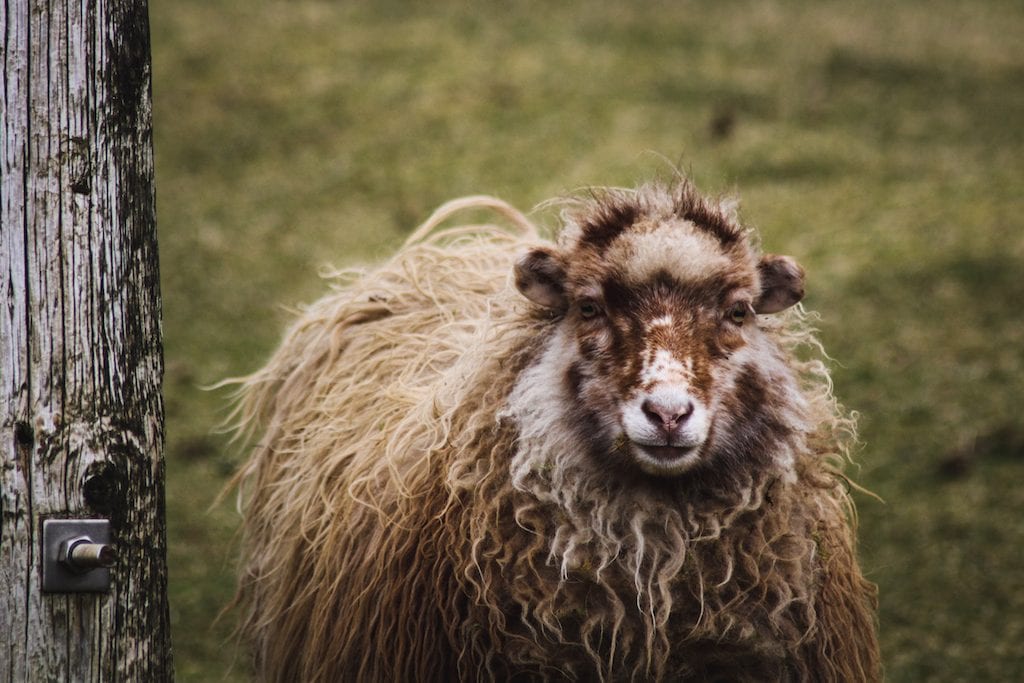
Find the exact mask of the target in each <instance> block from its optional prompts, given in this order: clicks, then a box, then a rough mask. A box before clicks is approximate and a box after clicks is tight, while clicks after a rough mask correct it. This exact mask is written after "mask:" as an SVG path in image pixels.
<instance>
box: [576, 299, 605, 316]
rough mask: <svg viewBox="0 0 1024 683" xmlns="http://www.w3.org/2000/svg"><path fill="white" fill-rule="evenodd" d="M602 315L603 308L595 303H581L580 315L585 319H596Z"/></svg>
mask: <svg viewBox="0 0 1024 683" xmlns="http://www.w3.org/2000/svg"><path fill="white" fill-rule="evenodd" d="M600 313H601V307H600V306H598V305H597V304H596V303H594V302H593V301H589V300H587V301H581V302H580V315H581V316H583V317H584V318H594V317H597V316H598V315H599V314H600Z"/></svg>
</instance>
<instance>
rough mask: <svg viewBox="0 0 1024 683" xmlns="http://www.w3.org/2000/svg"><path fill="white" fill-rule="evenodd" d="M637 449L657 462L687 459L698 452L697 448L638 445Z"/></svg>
mask: <svg viewBox="0 0 1024 683" xmlns="http://www.w3.org/2000/svg"><path fill="white" fill-rule="evenodd" d="M637 448H639V449H641V450H642V451H644V452H645V453H647V454H648V455H650V456H653V457H654V458H655V459H657V460H665V461H670V460H678V459H680V458H685V457H686V456H687V455H689V454H690V453H693V452H694V451H696V450H697V447H696V446H641V445H640V444H637Z"/></svg>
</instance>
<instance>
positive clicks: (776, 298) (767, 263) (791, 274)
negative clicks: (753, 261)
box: [754, 254, 804, 313]
mask: <svg viewBox="0 0 1024 683" xmlns="http://www.w3.org/2000/svg"><path fill="white" fill-rule="evenodd" d="M757 271H758V273H760V275H761V296H760V297H758V299H757V301H756V302H755V303H754V310H755V311H757V312H758V313H777V312H778V311H782V310H785V309H787V308H789V307H790V306H792V305H794V304H796V303H797V302H799V301H800V300H801V299H803V298H804V269H803V268H801V267H800V264H799V263H797V262H796V261H794V260H793V259H792V258H790V257H789V256H776V255H774V254H765V255H764V256H763V257H762V258H761V262H760V263H759V264H758V265H757Z"/></svg>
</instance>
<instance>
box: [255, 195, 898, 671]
mask: <svg viewBox="0 0 1024 683" xmlns="http://www.w3.org/2000/svg"><path fill="white" fill-rule="evenodd" d="M464 209H490V210H494V211H496V212H498V213H500V214H502V215H503V216H504V217H505V218H506V219H507V220H508V221H509V222H510V223H511V224H512V226H513V227H515V228H516V230H514V231H509V230H507V229H500V228H498V227H495V226H492V225H481V226H463V227H450V228H445V229H438V226H439V225H440V224H441V223H442V222H444V221H446V220H447V219H448V218H450V217H451V216H452V215H453V214H455V213H457V212H458V211H461V210H464ZM561 217H562V219H563V222H564V226H563V228H562V230H561V231H560V233H559V234H558V236H557V240H555V241H549V240H546V239H543V238H542V237H541V236H540V234H539V232H538V229H537V228H536V227H535V226H534V225H533V223H532V222H531V221H530V220H529V219H527V218H526V217H525V216H524V215H522V214H520V213H519V212H517V211H516V210H515V209H513V208H512V207H511V206H509V205H507V204H505V203H503V202H501V201H499V200H497V199H493V198H487V197H472V198H467V199H465V200H461V201H456V202H453V203H450V204H448V205H445V206H443V207H441V209H439V210H438V211H437V212H436V213H435V214H434V215H433V216H432V217H431V218H430V219H429V220H428V221H427V222H426V223H425V224H424V225H423V226H422V227H421V228H420V229H419V230H418V231H416V233H415V234H413V236H412V237H411V238H410V239H409V241H408V242H407V243H406V244H405V246H404V247H403V248H402V249H401V250H400V251H399V252H398V253H397V254H396V255H395V256H394V257H393V258H392V259H391V260H390V261H388V262H387V263H385V264H384V265H382V266H380V267H378V268H376V269H371V270H351V271H342V272H339V273H337V274H336V278H335V283H334V285H333V291H332V292H331V293H329V294H328V295H327V296H325V297H323V298H322V299H320V300H319V301H317V302H315V303H314V304H312V305H310V306H309V307H308V308H307V309H306V310H304V311H303V312H302V313H301V315H299V316H298V318H297V320H296V321H295V322H294V323H293V325H292V326H291V329H290V330H289V331H288V332H287V334H286V336H285V338H284V341H283V343H282V345H281V346H280V347H279V349H278V350H277V351H276V352H275V353H274V354H273V356H272V358H271V359H270V361H269V362H268V363H267V364H266V366H265V367H263V368H262V369H260V370H259V371H257V372H255V373H254V374H252V375H250V376H249V377H246V378H243V379H241V380H239V381H240V387H239V399H238V401H239V402H238V404H237V406H236V411H237V414H236V416H235V419H236V424H237V426H238V429H239V434H241V435H242V436H243V437H244V438H246V439H248V440H249V441H250V442H252V444H253V445H252V452H251V456H250V458H249V460H248V461H247V462H246V463H245V464H244V466H243V467H242V468H241V469H240V471H239V473H238V475H237V481H236V483H237V484H238V486H239V495H240V497H241V500H242V501H243V502H242V506H243V510H244V525H243V538H242V543H241V544H242V558H241V563H240V578H239V586H238V592H237V595H236V598H235V605H236V606H237V608H238V609H239V610H240V612H241V615H240V623H241V626H240V631H241V633H242V635H243V637H244V638H245V639H246V640H247V641H248V642H249V643H250V645H251V647H252V649H253V656H254V661H255V667H256V670H257V676H258V678H259V679H260V680H265V681H298V680H302V681H342V680H352V681H355V680H359V681H414V680H415V681H452V680H462V681H474V680H566V681H570V680H574V681H581V680H583V681H587V680H601V681H619V680H644V681H648V680H650V681H663V680H665V681H668V680H672V681H676V680H695V681H703V680H729V681H733V680H736V681H743V680H750V681H770V680H787V681H788V680H793V681H809V680H816V681H817V680H822V681H866V680H878V679H879V678H880V676H881V665H880V658H879V650H878V643H877V636H876V616H875V615H876V609H877V594H876V589H875V587H874V586H873V585H872V584H871V583H869V582H868V581H867V580H866V579H865V578H864V576H863V574H862V572H861V570H860V568H859V566H858V562H857V559H856V556H855V519H856V518H855V510H854V504H853V502H852V500H851V497H850V495H849V490H850V488H851V486H852V482H851V481H850V480H849V479H848V478H847V477H846V476H845V475H844V474H843V469H844V465H845V463H847V462H848V461H849V452H850V448H851V446H852V444H853V443H854V442H855V438H856V437H855V420H854V418H855V415H852V414H850V413H847V412H846V411H845V410H844V409H842V408H841V407H840V406H839V404H838V403H837V401H836V400H835V398H834V397H833V394H832V388H831V381H830V376H829V372H828V370H827V367H826V366H825V364H824V363H823V362H822V357H823V356H824V351H823V350H822V349H821V346H820V344H819V342H818V340H817V338H816V336H815V332H814V330H813V328H812V323H813V320H814V317H813V315H812V314H810V313H808V312H807V311H805V310H804V309H803V307H802V305H801V304H799V302H800V300H801V299H802V298H803V294H804V289H803V281H804V273H803V270H802V269H801V267H800V266H799V265H798V264H797V262H796V261H795V260H793V259H792V258H790V257H787V256H776V255H768V254H766V255H761V254H760V253H759V247H758V245H757V243H756V236H755V234H754V233H753V231H752V230H750V229H748V228H745V227H743V226H742V225H741V223H740V221H739V218H738V216H737V212H736V209H735V203H734V202H732V201H730V200H719V199H712V198H709V197H706V196H704V195H702V194H701V193H700V192H698V190H697V189H696V188H695V186H694V184H693V183H692V181H690V180H689V179H687V178H685V177H679V178H677V179H674V180H673V181H672V182H665V181H655V182H649V183H647V184H644V185H642V186H641V187H639V188H637V189H635V190H626V189H613V188H605V189H592V190H590V191H589V192H585V193H581V194H579V195H578V196H575V197H571V198H568V199H564V200H563V201H562V212H561Z"/></svg>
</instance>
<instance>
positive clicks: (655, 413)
mask: <svg viewBox="0 0 1024 683" xmlns="http://www.w3.org/2000/svg"><path fill="white" fill-rule="evenodd" d="M640 409H641V410H643V411H644V415H646V416H647V419H648V420H650V421H651V423H653V424H654V426H655V427H657V428H658V429H660V430H662V431H663V432H665V433H666V434H671V433H672V432H674V431H675V430H676V429H678V428H679V426H680V425H682V424H683V423H684V422H686V420H687V419H688V418H689V417H690V415H692V414H693V401H691V400H690V399H684V398H679V399H675V400H657V399H653V398H648V399H647V400H645V401H644V402H643V404H642V405H641V406H640Z"/></svg>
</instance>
